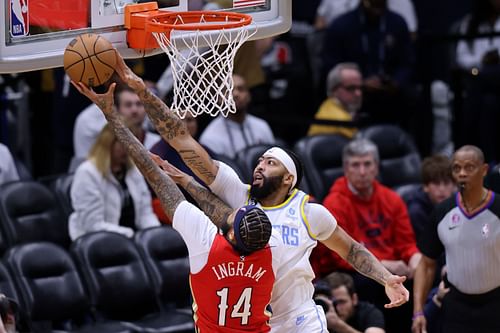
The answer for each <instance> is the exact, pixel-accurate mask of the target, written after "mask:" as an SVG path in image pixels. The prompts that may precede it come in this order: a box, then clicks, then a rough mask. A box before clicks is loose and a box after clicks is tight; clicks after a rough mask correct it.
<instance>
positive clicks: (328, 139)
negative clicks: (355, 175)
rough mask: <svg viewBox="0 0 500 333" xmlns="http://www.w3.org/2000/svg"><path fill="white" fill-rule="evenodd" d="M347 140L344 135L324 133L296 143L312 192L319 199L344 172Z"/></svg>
mask: <svg viewBox="0 0 500 333" xmlns="http://www.w3.org/2000/svg"><path fill="white" fill-rule="evenodd" d="M347 142H349V139H347V138H346V137H344V136H341V135H327V134H324V135H314V136H307V137H304V138H302V139H300V140H299V141H297V143H296V144H295V148H294V150H295V152H296V153H297V154H298V155H299V157H300V158H301V160H302V163H303V164H304V174H305V177H306V178H307V181H308V183H309V189H310V191H311V194H312V195H313V196H314V197H315V198H316V199H317V200H319V201H322V200H323V198H324V197H325V196H326V194H327V193H328V189H329V188H330V187H331V185H332V184H333V182H334V181H335V180H336V179H337V178H339V177H341V176H342V175H343V174H344V171H343V168H342V150H343V148H344V146H345V144H346V143H347Z"/></svg>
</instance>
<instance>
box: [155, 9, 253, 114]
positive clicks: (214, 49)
mask: <svg viewBox="0 0 500 333" xmlns="http://www.w3.org/2000/svg"><path fill="white" fill-rule="evenodd" d="M177 20H179V24H182V17H180V16H179V17H178V18H177ZM200 23H206V22H204V19H203V16H202V17H201V19H200ZM220 23H223V22H220ZM206 24H210V23H206ZM255 32H256V29H255V28H253V27H252V28H250V29H249V28H248V27H243V28H232V29H221V30H210V31H207V30H205V31H202V30H194V31H181V30H175V29H174V30H172V31H171V32H170V38H168V36H167V34H166V33H156V32H153V35H154V36H155V38H156V40H157V41H158V44H159V45H160V46H161V48H162V49H163V50H164V51H165V53H166V54H167V55H168V57H169V59H170V66H171V69H172V76H173V83H174V87H173V89H174V97H173V102H172V104H171V106H170V109H171V110H172V111H174V112H176V113H177V114H178V115H179V117H180V118H184V117H185V116H186V114H187V113H188V112H190V113H191V114H192V115H193V116H194V117H196V116H198V115H200V114H203V113H208V114H209V115H211V116H212V117H215V116H217V115H218V114H222V115H223V116H224V117H227V115H228V114H229V113H230V112H231V113H234V112H236V105H235V103H234V99H233V94H232V91H233V78H232V74H233V67H234V57H235V55H236V52H237V51H238V49H239V48H240V46H241V45H242V44H243V43H245V42H246V41H247V40H248V39H249V38H250V37H251V36H252V35H253V34H254V33H255Z"/></svg>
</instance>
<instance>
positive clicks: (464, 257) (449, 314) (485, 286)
mask: <svg viewBox="0 0 500 333" xmlns="http://www.w3.org/2000/svg"><path fill="white" fill-rule="evenodd" d="M499 216H500V199H499V198H498V195H497V194H496V193H494V192H491V191H490V192H489V193H488V200H487V202H486V204H485V205H484V206H483V208H482V209H481V210H479V211H477V212H475V213H474V214H472V215H471V214H468V213H467V212H466V210H465V209H464V208H463V207H462V206H461V203H460V200H459V195H458V193H457V194H456V195H455V196H452V197H450V198H449V199H447V200H445V201H444V202H443V203H441V204H440V205H438V206H437V207H436V210H435V211H434V214H433V216H432V219H431V223H429V224H428V225H426V226H425V228H424V229H425V230H424V232H423V234H422V239H420V240H419V243H418V244H417V245H418V247H419V249H420V251H421V252H422V253H423V254H424V255H426V256H428V257H430V258H433V259H437V258H438V257H439V256H440V255H441V253H442V252H443V251H445V255H446V265H447V276H448V281H449V282H450V288H451V290H450V292H449V293H448V294H447V295H446V296H445V298H444V299H443V332H445V333H452V332H453V333H461V332H464V333H470V332H481V333H490V332H491V333H499V332H500V218H499Z"/></svg>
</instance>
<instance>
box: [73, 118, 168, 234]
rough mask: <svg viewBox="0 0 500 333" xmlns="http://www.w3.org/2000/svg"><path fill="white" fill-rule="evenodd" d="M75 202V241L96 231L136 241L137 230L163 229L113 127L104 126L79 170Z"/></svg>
mask: <svg viewBox="0 0 500 333" xmlns="http://www.w3.org/2000/svg"><path fill="white" fill-rule="evenodd" d="M98 111H99V109H98ZM99 112H101V111H99ZM134 130H135V129H134ZM71 202H72V206H73V209H74V212H73V213H72V214H71V215H70V217H69V234H70V237H71V239H72V240H75V239H76V238H78V237H80V236H82V235H84V234H86V233H89V232H93V231H113V232H117V233H120V234H123V235H125V236H127V237H132V235H133V234H134V231H135V230H137V229H143V228H148V227H153V226H158V225H160V223H159V221H158V219H157V218H156V216H155V214H154V213H153V210H152V207H151V194H150V193H149V189H148V187H147V185H146V181H145V180H144V178H143V177H142V175H141V174H140V172H139V171H138V170H137V168H136V167H135V166H134V165H133V164H132V162H131V160H130V159H129V156H128V154H127V153H126V150H125V148H124V147H123V146H122V144H121V143H119V142H118V140H117V138H116V136H115V134H114V132H113V130H112V128H111V126H109V125H105V126H104V128H103V129H102V131H101V133H100V134H99V135H98V137H97V139H96V142H95V143H94V145H93V146H92V148H91V150H90V153H89V157H88V159H87V160H86V161H85V162H83V163H82V164H81V165H80V166H79V167H78V169H77V170H76V173H75V176H74V180H73V184H72V186H71Z"/></svg>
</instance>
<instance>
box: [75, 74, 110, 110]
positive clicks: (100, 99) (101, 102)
mask: <svg viewBox="0 0 500 333" xmlns="http://www.w3.org/2000/svg"><path fill="white" fill-rule="evenodd" d="M71 84H72V85H73V87H75V88H76V89H77V90H78V91H79V92H80V94H82V95H84V96H87V98H88V99H90V100H91V101H92V102H94V104H95V105H97V106H98V107H99V109H101V111H102V112H103V113H104V114H110V113H112V112H113V96H114V92H115V88H116V83H111V84H110V85H109V88H108V91H106V92H105V93H104V94H97V93H96V92H95V91H94V90H93V89H92V88H89V87H87V86H86V85H85V83H83V82H75V81H71Z"/></svg>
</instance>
